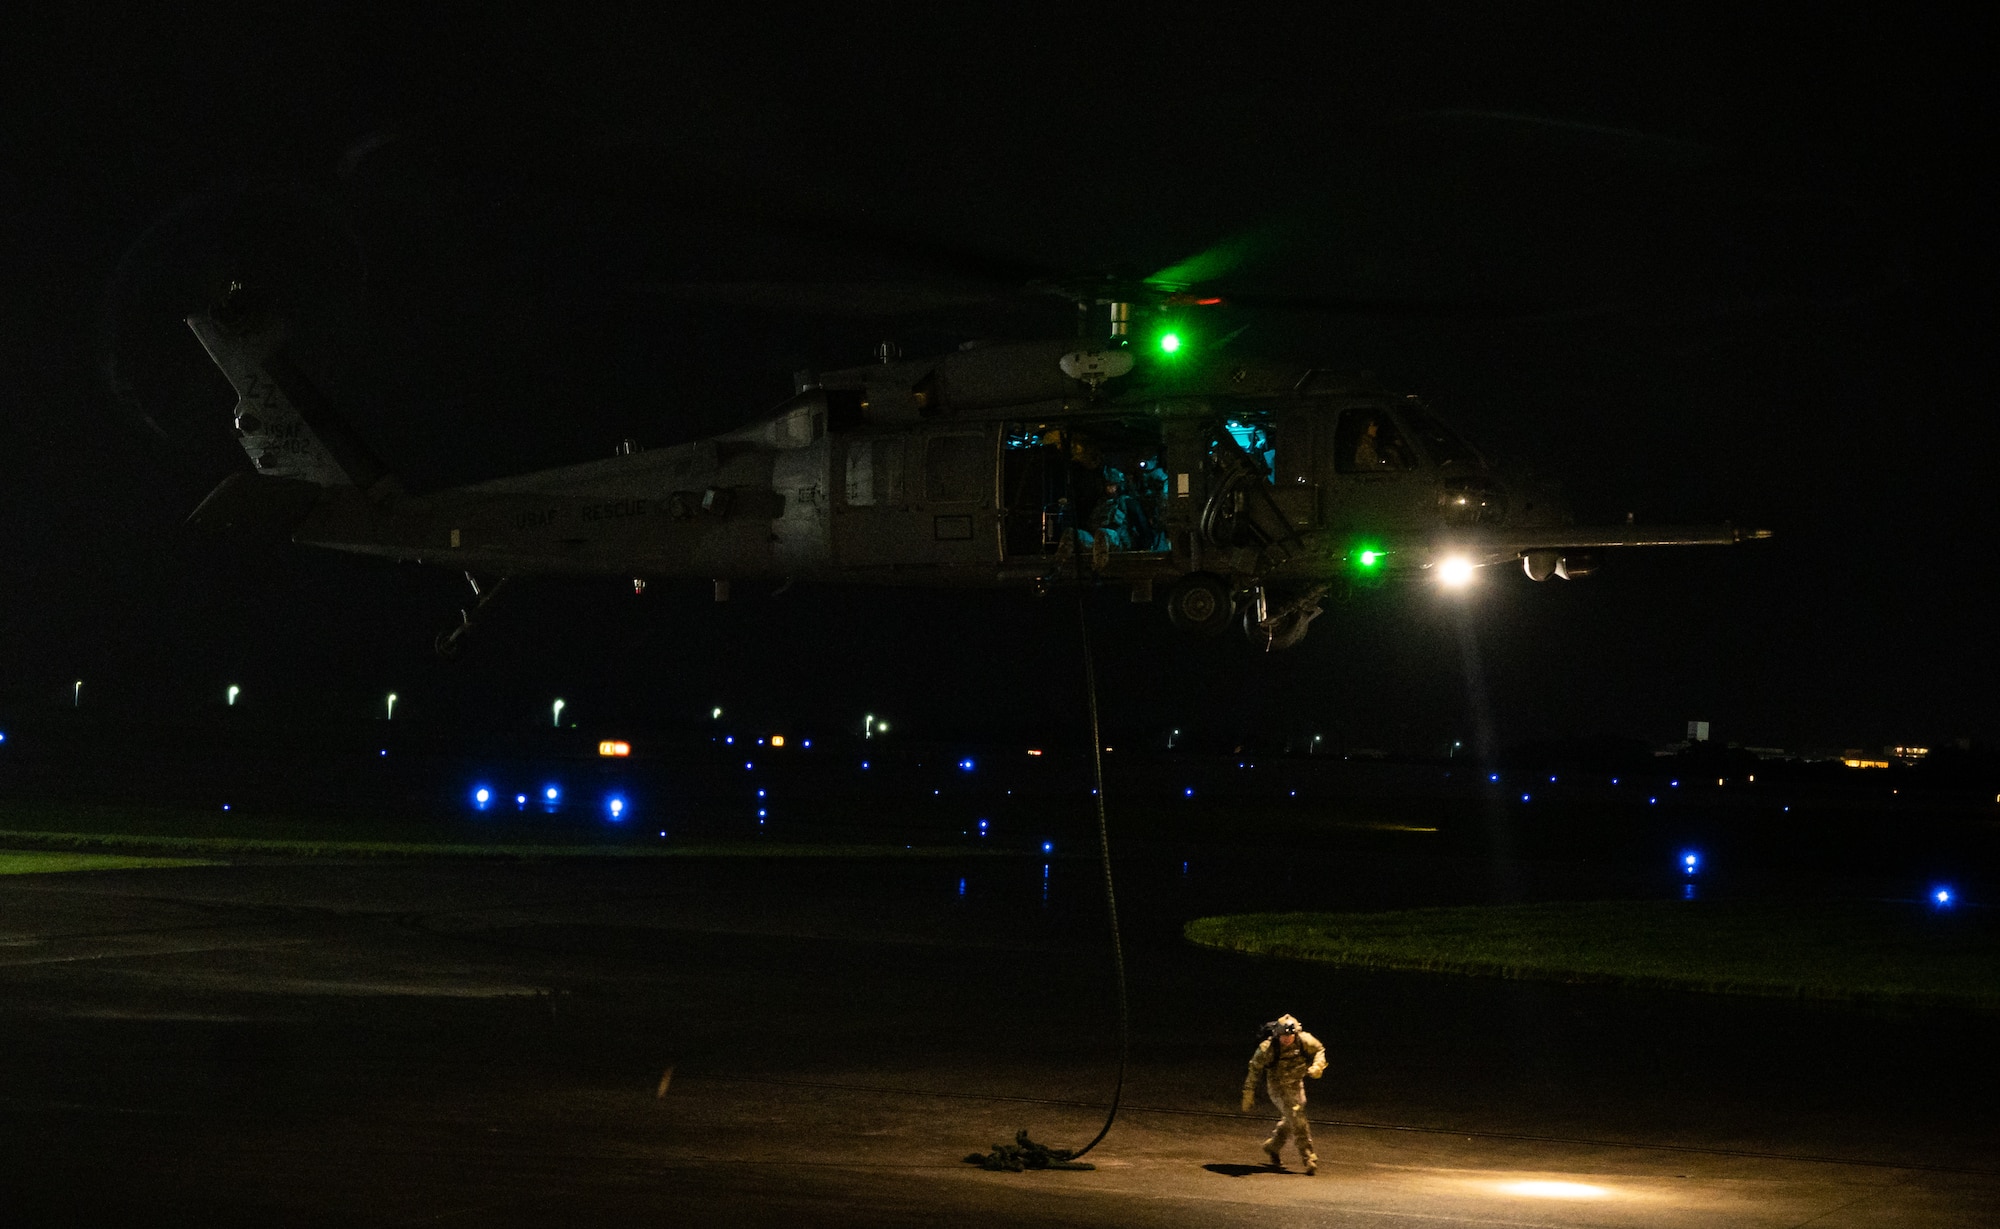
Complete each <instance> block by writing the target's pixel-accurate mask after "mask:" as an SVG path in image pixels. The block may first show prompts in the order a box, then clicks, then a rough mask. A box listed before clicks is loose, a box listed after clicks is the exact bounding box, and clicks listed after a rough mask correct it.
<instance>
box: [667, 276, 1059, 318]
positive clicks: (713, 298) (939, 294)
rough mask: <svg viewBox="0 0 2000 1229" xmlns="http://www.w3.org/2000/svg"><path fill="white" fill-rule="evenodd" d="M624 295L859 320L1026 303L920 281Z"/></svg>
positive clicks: (687, 286)
mask: <svg viewBox="0 0 2000 1229" xmlns="http://www.w3.org/2000/svg"><path fill="white" fill-rule="evenodd" d="M628 289H630V290H631V291H633V292H634V293H638V294H646V295H656V296H659V297H662V298H667V299H676V300H680V301H683V302H689V303H711V304H720V305H723V306H727V307H749V308H757V309H760V310H764V311H776V312H810V313H813V314H817V315H826V316H843V317H857V318H869V317H883V316H907V315H917V314H919V313H923V312H939V311H952V310H957V309H962V308H968V307H1004V306H1016V305H1019V304H1020V303H1022V302H1023V301H1025V300H1026V299H1027V297H1028V296H1027V295H1026V293H1025V292H1023V291H1019V290H1016V291H1012V292H1008V291H1005V290H1003V289H1000V288H996V287H991V286H979V285H959V284H952V283H945V282H923V281H855V282H784V281H772V282H637V283H633V284H632V285H631V286H629V287H628Z"/></svg>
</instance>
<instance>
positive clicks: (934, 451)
mask: <svg viewBox="0 0 2000 1229" xmlns="http://www.w3.org/2000/svg"><path fill="white" fill-rule="evenodd" d="M990 448H991V445H989V444H988V443H987V442H986V437H985V436H983V435H935V436H932V437H931V439H930V441H929V444H928V446H927V447H926V449H925V450H924V495H925V497H926V498H927V499H928V500H929V501H930V502H931V503H934V504H963V503H976V502H979V501H981V500H983V499H984V498H985V496H986V494H987V492H988V491H990V490H991V489H992V484H993V477H992V473H993V471H992V464H993V461H992V456H993V454H992V453H991V451H989V450H990Z"/></svg>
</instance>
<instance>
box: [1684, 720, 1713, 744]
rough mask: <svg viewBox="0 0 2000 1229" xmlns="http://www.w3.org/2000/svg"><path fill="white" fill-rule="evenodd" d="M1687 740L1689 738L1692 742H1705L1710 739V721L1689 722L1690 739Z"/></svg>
mask: <svg viewBox="0 0 2000 1229" xmlns="http://www.w3.org/2000/svg"><path fill="white" fill-rule="evenodd" d="M1687 740H1688V741H1689V742H1691V743H1705V742H1707V741H1708V722H1706V721H1690V722H1688V739H1687Z"/></svg>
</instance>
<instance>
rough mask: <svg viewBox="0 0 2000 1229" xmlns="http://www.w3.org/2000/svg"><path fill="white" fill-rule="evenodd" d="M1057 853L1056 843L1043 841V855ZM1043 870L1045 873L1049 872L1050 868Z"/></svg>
mask: <svg viewBox="0 0 2000 1229" xmlns="http://www.w3.org/2000/svg"><path fill="white" fill-rule="evenodd" d="M1055 851H1056V843H1055V842H1054V841H1043V842H1042V852H1043V853H1054V852H1055ZM1042 869H1043V870H1044V871H1047V870H1048V868H1047V867H1043V868H1042Z"/></svg>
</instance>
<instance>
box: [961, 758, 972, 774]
mask: <svg viewBox="0 0 2000 1229" xmlns="http://www.w3.org/2000/svg"><path fill="white" fill-rule="evenodd" d="M958 766H959V768H960V769H961V770H963V771H965V772H971V771H972V761H971V760H960V761H959V762H958Z"/></svg>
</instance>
